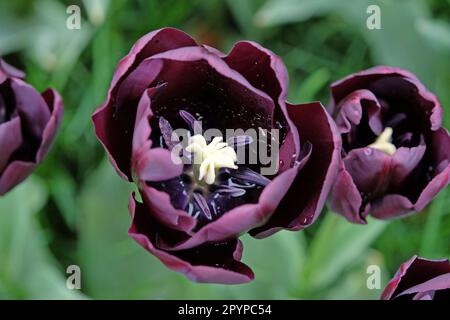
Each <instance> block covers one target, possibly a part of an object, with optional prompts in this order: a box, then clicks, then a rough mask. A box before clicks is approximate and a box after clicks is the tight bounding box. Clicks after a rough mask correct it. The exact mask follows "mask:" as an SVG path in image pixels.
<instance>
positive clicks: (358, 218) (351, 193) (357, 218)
mask: <svg viewBox="0 0 450 320" xmlns="http://www.w3.org/2000/svg"><path fill="white" fill-rule="evenodd" d="M328 203H329V206H330V209H331V210H332V211H333V212H337V213H340V214H342V215H343V216H344V217H345V218H346V219H347V220H348V221H350V222H353V223H359V224H366V220H365V218H364V217H363V216H362V215H361V212H360V210H361V205H362V198H361V194H360V193H359V191H358V188H357V187H356V185H355V183H354V182H353V179H352V176H351V175H350V174H349V173H348V171H347V170H345V166H344V162H341V163H340V165H339V172H338V174H337V177H336V181H335V182H334V184H333V186H332V187H331V191H330V194H329V198H328ZM363 210H364V208H363Z"/></svg>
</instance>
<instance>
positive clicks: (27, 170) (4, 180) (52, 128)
mask: <svg viewBox="0 0 450 320" xmlns="http://www.w3.org/2000/svg"><path fill="white" fill-rule="evenodd" d="M41 99H43V101H45V103H46V105H47V108H48V110H50V112H51V116H50V119H49V120H48V122H47V124H46V126H45V128H44V129H43V131H42V134H41V136H40V137H39V140H40V141H41V142H40V145H39V147H38V150H37V153H36V156H35V161H33V162H27V161H22V160H14V161H13V162H11V163H10V164H9V165H8V166H7V167H6V169H5V170H4V172H3V174H2V175H1V176H0V195H2V194H5V193H6V192H8V191H9V190H11V189H12V188H13V187H15V186H16V185H17V184H19V183H20V182H22V181H23V180H24V179H25V178H27V177H28V176H29V175H30V174H31V172H33V170H34V169H35V167H36V165H37V164H39V163H40V162H42V160H43V159H44V157H45V156H46V154H47V152H48V150H49V148H50V146H51V144H52V142H53V140H54V138H55V135H56V132H57V129H58V127H59V125H60V122H61V120H62V116H63V104H62V100H61V97H60V96H59V94H58V93H57V92H56V91H55V90H53V89H47V90H46V91H45V92H44V93H42V98H41Z"/></svg>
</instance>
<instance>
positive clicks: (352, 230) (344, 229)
mask: <svg viewBox="0 0 450 320" xmlns="http://www.w3.org/2000/svg"><path fill="white" fill-rule="evenodd" d="M387 224H388V223H387V222H385V221H379V220H375V219H370V218H369V219H368V223H367V225H357V224H352V223H350V222H348V221H346V220H345V219H344V218H343V217H341V216H338V215H336V214H333V213H331V212H328V213H327V214H326V215H325V217H324V219H323V220H322V221H321V223H320V225H319V230H318V232H317V233H316V235H315V236H314V237H313V241H312V243H311V245H310V247H309V250H308V256H307V259H306V264H305V266H304V269H303V273H302V274H301V279H303V281H304V282H305V284H306V288H312V289H314V290H318V289H322V288H324V287H326V286H328V285H330V284H332V282H333V281H335V280H336V279H337V278H338V277H339V276H340V275H341V274H342V273H343V272H344V271H345V270H346V269H347V268H349V267H351V266H352V264H353V263H354V261H355V260H356V259H357V258H358V257H360V256H361V255H362V254H363V253H364V252H366V251H367V250H368V249H369V248H370V246H371V244H372V242H373V241H374V240H375V239H376V238H377V237H378V236H379V235H380V234H381V232H382V231H383V230H384V229H385V227H386V226H387Z"/></svg>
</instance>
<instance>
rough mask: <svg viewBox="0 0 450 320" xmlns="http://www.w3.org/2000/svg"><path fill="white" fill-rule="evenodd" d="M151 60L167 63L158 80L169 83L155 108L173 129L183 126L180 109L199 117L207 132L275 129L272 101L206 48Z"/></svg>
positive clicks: (179, 52) (168, 52)
mask: <svg viewBox="0 0 450 320" xmlns="http://www.w3.org/2000/svg"><path fill="white" fill-rule="evenodd" d="M149 59H161V60H163V61H164V67H163V70H162V71H161V72H160V74H159V76H158V78H157V79H156V80H155V81H156V82H157V83H158V82H162V81H164V82H165V83H167V85H166V86H165V88H164V89H163V90H162V92H161V94H159V95H158V97H156V98H155V99H154V101H152V109H153V111H154V112H155V114H158V115H160V116H164V117H165V118H166V119H167V120H168V121H169V122H170V123H171V124H172V126H173V127H174V128H177V127H178V126H177V125H176V124H179V125H180V127H181V125H182V123H180V117H179V112H180V111H181V110H183V111H187V112H189V113H191V114H196V113H198V114H200V115H201V117H202V125H203V128H204V129H207V128H217V129H220V130H222V129H223V130H225V129H234V128H242V129H247V128H256V127H258V126H260V127H262V128H272V119H273V112H274V102H273V101H272V99H271V98H270V97H269V96H268V95H267V94H265V93H264V92H262V91H260V90H258V89H256V88H254V87H253V86H252V85H251V84H250V83H248V81H247V80H246V79H245V78H244V77H243V76H242V75H240V74H239V73H237V72H236V71H235V70H233V69H231V68H230V67H229V66H228V65H227V64H226V63H225V62H224V61H223V60H221V59H220V58H219V57H217V56H216V55H213V54H211V53H210V52H208V51H207V50H205V49H204V48H202V47H187V48H180V49H175V50H171V51H167V52H164V53H161V54H158V55H156V56H154V57H151V58H149ZM180 74H182V75H185V76H184V77H180Z"/></svg>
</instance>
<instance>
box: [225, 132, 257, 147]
mask: <svg viewBox="0 0 450 320" xmlns="http://www.w3.org/2000/svg"><path fill="white" fill-rule="evenodd" d="M252 142H253V138H252V137H251V136H249V135H241V136H234V137H231V138H229V139H228V140H227V143H228V144H229V145H230V146H231V147H240V146H245V145H247V144H251V143H252Z"/></svg>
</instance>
